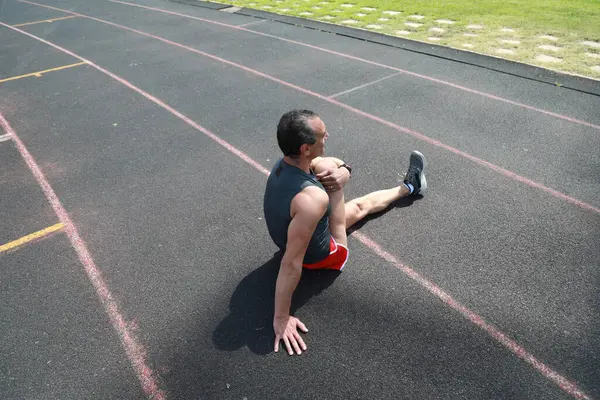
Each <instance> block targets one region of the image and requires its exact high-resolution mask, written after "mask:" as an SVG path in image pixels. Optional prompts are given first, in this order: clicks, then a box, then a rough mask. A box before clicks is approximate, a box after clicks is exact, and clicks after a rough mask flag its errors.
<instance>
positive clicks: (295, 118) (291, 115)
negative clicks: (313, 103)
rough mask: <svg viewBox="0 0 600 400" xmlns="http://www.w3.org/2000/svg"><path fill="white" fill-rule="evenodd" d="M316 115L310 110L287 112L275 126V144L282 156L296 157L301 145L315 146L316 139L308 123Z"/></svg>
mask: <svg viewBox="0 0 600 400" xmlns="http://www.w3.org/2000/svg"><path fill="white" fill-rule="evenodd" d="M317 117H318V115H317V114H316V113H315V112H313V111H310V110H292V111H288V112H286V113H285V114H283V116H282V117H281V119H280V120H279V124H278V125H277V143H278V144H279V148H280V149H281V151H282V152H283V155H284V156H291V157H293V156H297V155H299V154H300V146H302V145H303V144H315V143H316V142H317V137H316V136H315V133H314V131H313V130H312V128H311V127H310V125H309V123H308V121H309V120H311V119H313V118H317Z"/></svg>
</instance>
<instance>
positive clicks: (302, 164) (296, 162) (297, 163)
mask: <svg viewBox="0 0 600 400" xmlns="http://www.w3.org/2000/svg"><path fill="white" fill-rule="evenodd" d="M283 161H285V162H286V164H289V165H293V166H294V167H296V168H300V169H301V170H302V171H304V172H306V173H307V174H309V173H310V160H307V159H305V158H303V157H298V158H292V157H288V156H284V157H283Z"/></svg>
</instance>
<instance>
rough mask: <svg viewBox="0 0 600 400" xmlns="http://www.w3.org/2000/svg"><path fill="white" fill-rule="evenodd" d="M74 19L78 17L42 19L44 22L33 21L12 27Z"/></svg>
mask: <svg viewBox="0 0 600 400" xmlns="http://www.w3.org/2000/svg"><path fill="white" fill-rule="evenodd" d="M75 17H78V15H69V16H66V17H60V18H53V19H44V20H41V21H33V22H25V23H23V24H17V25H13V26H26V25H34V24H43V23H45V22H54V21H61V20H63V19H69V18H75Z"/></svg>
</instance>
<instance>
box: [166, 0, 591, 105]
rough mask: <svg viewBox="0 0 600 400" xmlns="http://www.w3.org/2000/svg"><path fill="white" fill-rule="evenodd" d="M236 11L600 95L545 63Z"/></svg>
mask: <svg viewBox="0 0 600 400" xmlns="http://www.w3.org/2000/svg"><path fill="white" fill-rule="evenodd" d="M170 1H176V2H181V3H185V4H192V5H196V6H199V7H205V8H211V9H223V8H227V7H232V6H230V5H224V4H220V3H215V2H210V1H200V0H170ZM216 7H218V8H216ZM235 14H238V15H244V16H249V17H254V18H262V19H269V20H272V21H276V22H281V23H285V24H290V25H295V26H299V27H303V28H309V29H314V30H319V31H322V32H327V33H331V34H336V35H340V36H346V37H350V38H353V39H358V40H363V41H367V42H372V43H376V44H380V45H384V46H390V47H394V48H398V49H402V50H406V51H411V52H414V53H419V54H424V55H428V56H432V57H436V58H440V59H444V60H449V61H454V62H458V63H461V64H467V65H472V66H476V67H480V68H485V69H488V70H491V71H495V72H500V73H503V74H508V75H512V76H516V77H519V78H525V79H529V80H533V81H536V82H541V83H545V84H549V85H552V86H558V87H562V88H566V89H571V90H575V91H578V92H582V93H586V94H590V95H593V96H600V81H597V80H594V79H592V78H587V77H583V76H578V75H572V74H568V73H563V72H557V71H552V70H548V69H545V68H542V67H537V66H534V65H530V64H524V63H520V62H517V61H512V60H506V59H503V58H498V57H493V56H489V55H485V54H479V53H474V52H470V51H464V50H459V49H454V48H451V47H445V46H440V45H435V44H429V43H424V42H419V41H415V40H410V39H405V38H400V37H395V36H388V35H385V34H382V33H377V32H371V31H367V30H362V29H356V28H350V27H345V26H340V25H334V24H329V23H326V22H321V21H314V20H309V19H304V18H299V17H291V16H287V15H280V14H275V13H272V12H267V11H261V10H255V9H252V8H242V9H241V10H239V11H237V12H235Z"/></svg>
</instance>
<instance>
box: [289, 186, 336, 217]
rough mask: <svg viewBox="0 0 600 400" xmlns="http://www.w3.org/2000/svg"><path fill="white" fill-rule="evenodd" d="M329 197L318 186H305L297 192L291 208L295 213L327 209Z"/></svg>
mask: <svg viewBox="0 0 600 400" xmlns="http://www.w3.org/2000/svg"><path fill="white" fill-rule="evenodd" d="M328 203H329V196H327V193H326V192H325V191H324V190H323V189H321V188H319V187H318V186H314V185H311V186H307V187H305V188H304V189H302V190H301V191H300V192H298V193H297V194H296V195H295V196H294V199H293V200H292V206H293V207H294V209H295V211H296V212H304V211H318V212H319V213H320V211H321V210H323V209H325V208H327V204H328Z"/></svg>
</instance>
